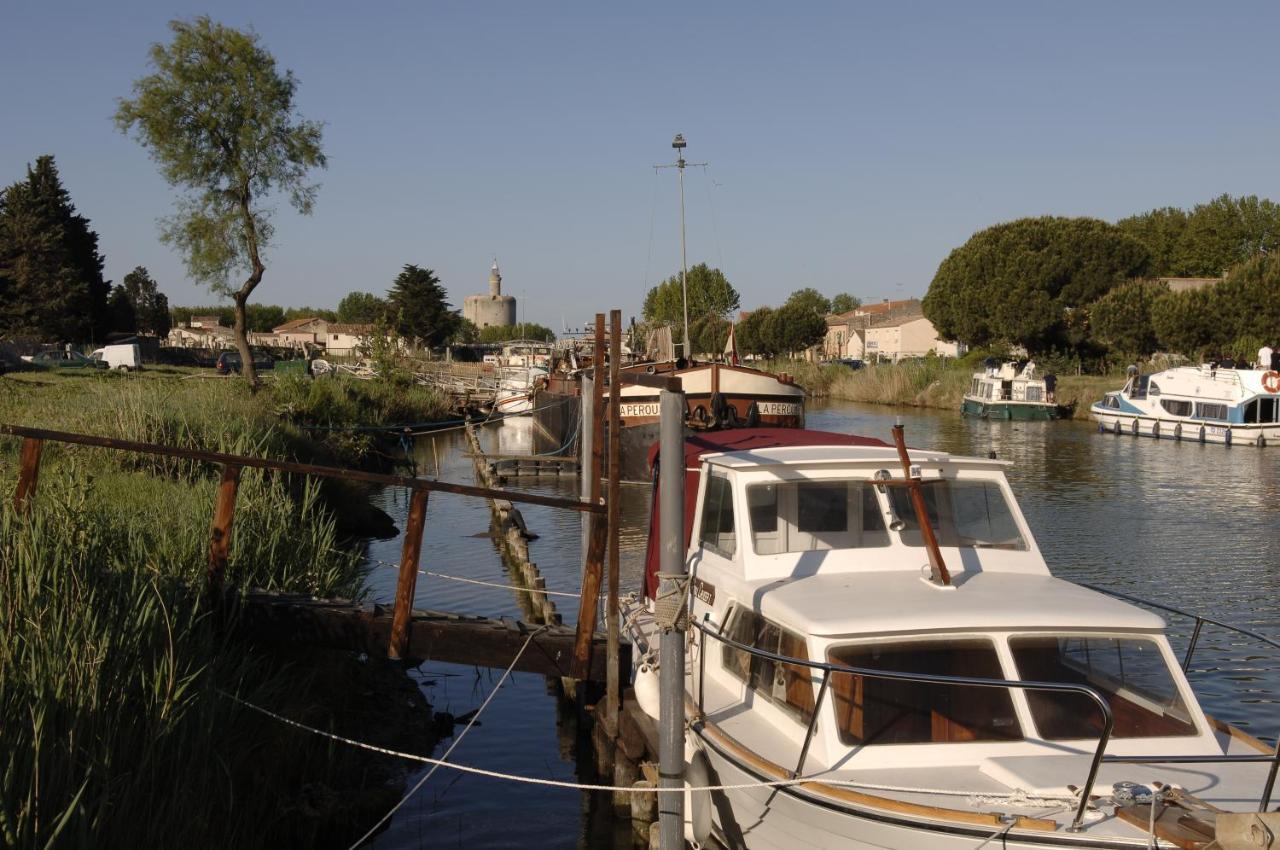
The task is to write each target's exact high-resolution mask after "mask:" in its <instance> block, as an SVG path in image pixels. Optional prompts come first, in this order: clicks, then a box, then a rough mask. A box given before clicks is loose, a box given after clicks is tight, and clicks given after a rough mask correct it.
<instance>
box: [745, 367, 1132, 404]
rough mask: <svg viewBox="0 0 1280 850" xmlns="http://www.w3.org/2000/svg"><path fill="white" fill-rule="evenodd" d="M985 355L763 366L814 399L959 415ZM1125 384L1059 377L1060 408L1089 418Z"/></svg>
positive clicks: (1105, 378) (1113, 378)
mask: <svg viewBox="0 0 1280 850" xmlns="http://www.w3.org/2000/svg"><path fill="white" fill-rule="evenodd" d="M985 357H986V353H985V352H980V353H977V354H973V355H970V356H966V357H962V358H960V359H958V360H954V359H952V360H943V359H942V358H938V357H923V358H919V359H912V360H905V361H903V362H901V363H882V364H879V365H874V364H873V365H869V366H866V367H864V368H862V369H857V370H855V369H850V368H849V367H848V366H845V365H843V364H840V363H829V364H818V363H810V362H807V361H798V360H776V361H767V362H765V363H764V364H763V368H766V369H768V370H769V371H771V372H787V373H789V374H790V375H792V377H794V378H795V381H796V383H797V384H799V385H800V386H802V387H804V388H805V391H806V392H807V393H808V394H809V395H810V396H812V397H815V398H833V399H839V400H841V401H855V402H862V403H865V404H891V405H901V406H906V407H932V408H940V409H944V410H957V411H958V410H959V409H960V402H961V400H962V399H963V398H964V394H965V392H966V391H968V389H969V385H970V382H971V381H972V380H973V373H974V372H975V371H978V370H980V369H981V364H982V360H983V359H984V358H985ZM754 365H760V364H754ZM1123 382H1124V377H1123V375H1072V374H1066V375H1060V376H1059V378H1058V389H1057V399H1058V404H1059V406H1061V407H1063V408H1065V409H1067V410H1069V411H1070V412H1071V415H1073V416H1074V418H1076V419H1088V418H1089V417H1088V414H1089V405H1090V404H1092V403H1093V402H1094V401H1097V400H1098V399H1100V398H1102V396H1103V394H1104V393H1105V392H1106V391H1107V390H1114V389H1116V388H1117V387H1119V386H1120V385H1121V384H1122V383H1123Z"/></svg>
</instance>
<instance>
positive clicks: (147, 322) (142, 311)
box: [122, 266, 172, 337]
mask: <svg viewBox="0 0 1280 850" xmlns="http://www.w3.org/2000/svg"><path fill="white" fill-rule="evenodd" d="M122 286H123V288H124V291H125V294H126V295H127V296H128V298H129V304H130V306H131V307H133V315H134V319H135V323H136V330H137V332H138V333H141V334H150V335H151V336H156V337H164V336H165V335H166V334H168V333H169V328H170V327H172V325H171V323H170V321H169V299H168V298H167V297H166V296H165V294H164V293H163V292H161V291H160V288H159V286H157V284H156V282H155V280H153V279H152V277H151V273H150V272H148V271H147V269H146V267H145V266H137V267H136V268H134V270H133V271H131V272H129V273H128V274H127V275H125V276H124V281H123V283H122Z"/></svg>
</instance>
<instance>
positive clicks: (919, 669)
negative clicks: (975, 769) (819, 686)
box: [828, 639, 1022, 744]
mask: <svg viewBox="0 0 1280 850" xmlns="http://www.w3.org/2000/svg"><path fill="white" fill-rule="evenodd" d="M828 658H829V659H830V660H831V661H832V662H833V663H836V664H847V665H848V666H850V667H862V668H864V669H871V670H884V671H886V672H899V673H925V674H930V675H937V676H973V677H977V678H983V679H1003V678H1004V677H1005V676H1004V671H1003V670H1002V669H1001V668H1000V660H999V658H997V656H996V651H995V647H993V646H992V645H991V643H990V642H989V641H985V640H963V639H962V640H948V641H917V642H912V643H901V644H866V645H861V646H842V647H837V648H835V649H833V650H831V652H830V653H829V654H828ZM831 693H832V697H833V700H834V703H835V712H836V728H837V729H838V730H839V732H840V740H841V741H842V742H843V743H845V744H954V743H960V742H965V741H1015V740H1020V739H1021V738H1022V730H1021V727H1019V725H1018V719H1017V715H1016V714H1015V713H1014V710H1013V700H1012V699H1011V698H1010V696H1009V691H1008V690H1007V689H1006V688H988V687H978V686H974V685H945V684H932V683H927V682H904V681H896V680H892V679H876V678H872V677H869V676H860V675H857V674H855V673H833V674H832V675H831Z"/></svg>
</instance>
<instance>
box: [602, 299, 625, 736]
mask: <svg viewBox="0 0 1280 850" xmlns="http://www.w3.org/2000/svg"><path fill="white" fill-rule="evenodd" d="M621 366H622V311H621V310H611V311H610V312H609V438H608V444H609V482H608V490H607V495H606V499H607V505H608V508H609V513H608V518H609V561H608V575H607V581H608V583H607V588H608V595H607V596H606V597H605V600H606V601H605V627H606V632H605V634H606V641H607V652H608V660H609V670H608V672H607V675H606V678H605V703H606V706H607V709H608V714H609V731H610V732H611V733H617V731H618V710H619V707H620V705H621V700H620V699H619V684H620V683H619V681H618V679H619V675H620V673H619V670H618V644H619V638H620V635H619V628H620V625H621V624H620V623H619V622H618V537H619V535H620V533H621V530H622V501H621V497H622V492H621V491H622V488H621V482H622V469H621V466H622V417H621V411H620V409H619V405H620V404H621V403H622V382H621V380H620V378H619V376H618V373H619V371H620V369H621Z"/></svg>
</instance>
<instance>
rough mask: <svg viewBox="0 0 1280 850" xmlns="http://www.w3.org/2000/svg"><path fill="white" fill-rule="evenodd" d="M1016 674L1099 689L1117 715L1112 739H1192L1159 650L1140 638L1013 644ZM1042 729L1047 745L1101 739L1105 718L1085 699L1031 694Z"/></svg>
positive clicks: (1055, 638)
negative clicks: (1081, 739)
mask: <svg viewBox="0 0 1280 850" xmlns="http://www.w3.org/2000/svg"><path fill="white" fill-rule="evenodd" d="M1009 647H1010V648H1011V649H1012V650H1013V658H1014V662H1015V663H1016V665H1017V668H1018V676H1019V677H1021V678H1023V679H1036V680H1039V681H1047V682H1072V683H1075V684H1081V685H1089V686H1090V687H1092V688H1094V689H1096V690H1097V691H1098V692H1099V693H1100V694H1101V695H1102V697H1103V699H1105V700H1106V701H1107V703H1108V705H1110V707H1111V713H1112V715H1114V717H1115V730H1114V731H1113V732H1112V737H1114V738H1166V737H1174V736H1178V735H1194V734H1196V728H1195V726H1194V725H1193V724H1192V723H1191V717H1190V715H1189V713H1188V712H1187V707H1186V705H1185V704H1184V703H1183V702H1182V697H1181V696H1179V695H1178V688H1177V686H1176V685H1175V684H1174V680H1173V675H1172V674H1171V673H1170V671H1169V665H1168V664H1167V663H1166V661H1165V659H1164V656H1163V655H1162V654H1161V652H1160V648H1159V647H1158V646H1157V645H1156V643H1155V642H1154V641H1150V640H1142V639H1138V638H1103V637H1076V636H1072V637H1066V636H1061V635H1047V636H1035V637H1019V638H1013V639H1012V640H1010V641H1009ZM1027 703H1028V704H1029V705H1030V706H1031V715H1032V717H1033V718H1035V722H1036V728H1037V729H1039V731H1040V735H1041V736H1042V737H1043V738H1045V739H1047V740H1066V739H1073V738H1097V737H1098V735H1100V734H1101V733H1102V715H1101V713H1100V712H1099V711H1098V708H1097V705H1096V704H1095V703H1094V701H1093V700H1091V699H1089V697H1087V696H1084V695H1083V694H1063V693H1049V692H1047V691H1030V690H1029V691H1027Z"/></svg>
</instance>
